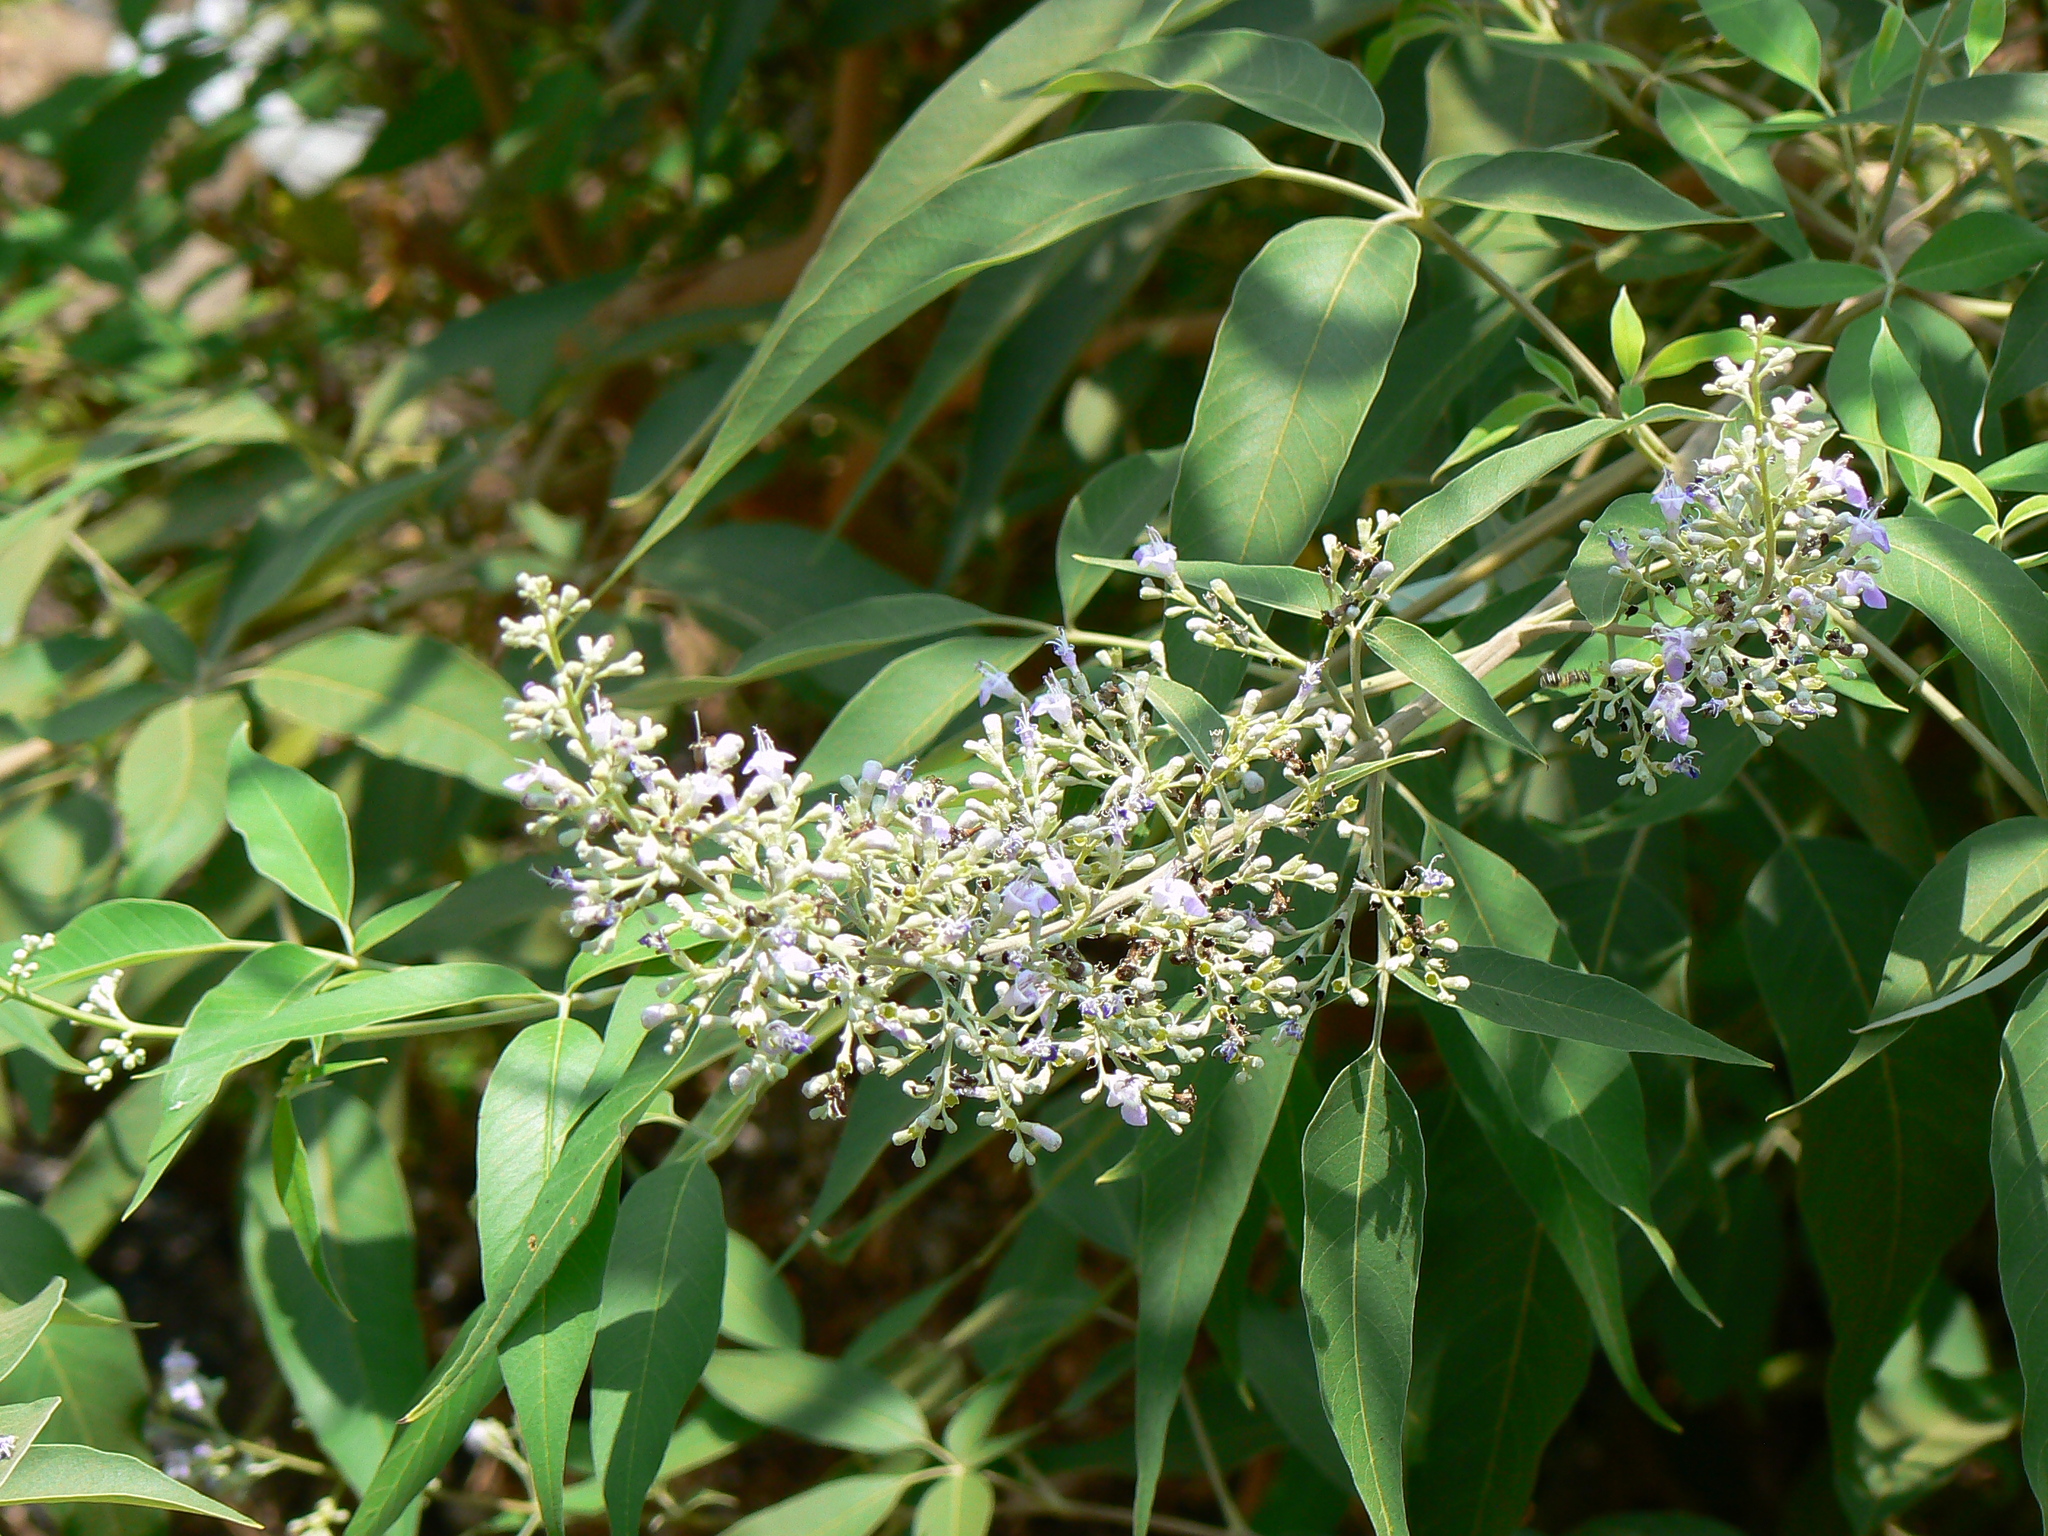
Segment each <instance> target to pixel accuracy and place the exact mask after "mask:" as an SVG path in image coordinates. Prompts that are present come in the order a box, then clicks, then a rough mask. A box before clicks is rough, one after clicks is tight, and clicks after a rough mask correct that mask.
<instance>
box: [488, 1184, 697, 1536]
mask: <svg viewBox="0 0 2048 1536" xmlns="http://www.w3.org/2000/svg"><path fill="white" fill-rule="evenodd" d="M618 1211H619V1199H618V1192H617V1189H616V1185H615V1183H614V1184H613V1185H608V1186H607V1187H606V1189H605V1191H604V1192H603V1194H601V1195H600V1196H599V1198H598V1202H597V1207H596V1209H595V1210H593V1211H592V1212H591V1215H590V1221H589V1224H588V1225H587V1226H586V1227H585V1228H584V1230H583V1234H582V1236H580V1237H578V1238H577V1239H576V1241H575V1242H574V1243H572V1244H570V1245H569V1251H568V1252H567V1253H565V1254H563V1255H562V1262H561V1264H560V1265H559V1266H558V1267H557V1268H556V1270H555V1272H554V1274H552V1275H550V1276H549V1277H548V1283H547V1284H546V1285H544V1286H542V1287H541V1289H540V1294H539V1295H538V1296H536V1297H534V1299H533V1305H532V1306H530V1307H528V1308H527V1309H526V1315H525V1316H524V1317H522V1318H520V1319H519V1321H518V1322H517V1323H516V1324H514V1325H513V1328H512V1331H511V1332H510V1333H508V1334H507V1335H506V1336H505V1341H504V1343H502V1344H500V1345H499V1346H498V1369H499V1371H500V1372H501V1373H502V1374H503V1376H504V1378H505V1392H506V1395H507V1396H509V1397H510V1398H511V1399H512V1409H513V1412H514V1413H515V1414H516V1415H517V1416H518V1421H519V1441H520V1444H521V1445H522V1446H523V1447H525V1450H526V1457H527V1462H528V1464H529V1465H530V1466H531V1468H532V1470H533V1480H534V1489H535V1501H536V1502H537V1503H538V1504H539V1506H540V1511H541V1520H542V1523H543V1524H544V1525H545V1526H546V1527H547V1529H548V1530H549V1531H551V1532H554V1533H556V1536H559V1533H560V1532H561V1531H562V1530H563V1529H564V1524H565V1513H564V1503H565V1494H564V1492H563V1487H562V1482H563V1477H564V1475H565V1473H566V1470H567V1464H568V1451H569V1433H570V1427H571V1423H572V1420H573V1419H574V1416H575V1410H576V1398H577V1394H578V1393H579V1392H580V1391H581V1390H582V1387H583V1377H584V1373H585V1372H586V1371H587V1370H588V1369H589V1366H590V1354H591V1350H592V1348H593V1347H594V1346H595V1345H596V1343H597V1313H598V1307H599V1305H600V1303H601V1300H602V1297H603V1293H604V1270H605V1260H606V1256H607V1255H608V1254H609V1253H610V1251H611V1242H612V1234H613V1233H614V1232H615V1231H616V1230H617V1222H618ZM673 1453H674V1442H673V1440H671V1442H670V1455H671V1456H673ZM667 1467H668V1462H667V1461H666V1460H664V1462H663V1464H662V1472H660V1473H657V1475H656V1478H657V1481H658V1480H659V1479H660V1476H661V1475H662V1473H665V1472H666V1470H667ZM592 1481H593V1483H594V1484H596V1486H598V1487H599V1488H602V1485H603V1484H602V1479H593V1480H592ZM598 1512H601V1511H598Z"/></svg>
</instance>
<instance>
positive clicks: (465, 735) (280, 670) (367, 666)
mask: <svg viewBox="0 0 2048 1536" xmlns="http://www.w3.org/2000/svg"><path fill="white" fill-rule="evenodd" d="M253 686H254V688H255V691H256V698H257V701H258V702H259V703H261V704H262V705H263V707H264V708H265V709H274V710H276V711H277V712H278V713H279V714H282V715H287V716H289V717H290V718H292V719H294V720H298V721H300V722H302V723H304V724H306V725H310V726H312V727H314V728H315V729H316V730H322V731H331V732H333V733H334V734H335V735H337V736H352V737H354V738H355V739H356V740H358V741H360V742H361V743H362V744H363V745H364V746H366V747H368V748H369V749H370V750H371V751H373V752H376V753H379V754H380V755H382V756H384V757H393V758H397V759H398V760H399V761H400V762H404V763H411V764H413V765H414V766H416V767H420V768H428V769H432V770H433V771H434V772H436V773H445V774H449V775H451V776H452V777H455V778H460V779H467V780H468V781H469V782H470V783H472V784H474V785H476V786H477V787H478V788H479V789H483V790H487V791H489V792H490V793H492V794H499V795H501V794H506V793H509V791H507V790H506V788H505V780H506V779H507V778H508V777H510V776H511V775H512V774H514V773H517V772H518V771H519V760H518V759H517V758H516V757H514V756H513V755H512V750H511V747H510V746H509V744H508V741H507V738H506V735H505V721H504V700H505V695H506V692H507V688H506V685H505V683H504V681H503V679H501V678H500V677H499V676H498V675H497V673H495V672H493V671H491V669H490V668H489V667H486V666H485V665H484V664H483V663H482V662H480V661H478V660H477V659H476V658H475V657H474V656H471V655H470V654H469V653H468V652H466V651H460V650H457V649H456V648H455V647H454V646H452V645H449V644H448V643H447V642H446V641H443V640H436V639H434V638H433V637H432V636H430V635H379V634H372V633H371V632H370V631H368V630H364V629H341V630H336V631H335V632H334V633H332V634H327V635H322V636H320V637H319V638H318V639H316V640H308V641H306V642H305V643H304V644H303V645H296V646H293V647H292V648H291V649H290V650H288V651H286V652H285V653H284V654H283V655H282V656H279V657H278V658H277V659H276V660H275V661H271V662H268V663H266V664H265V665H264V666H263V667H262V668H261V669H259V670H258V672H257V673H256V676H255V679H254V682H253Z"/></svg>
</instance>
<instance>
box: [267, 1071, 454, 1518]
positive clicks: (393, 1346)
mask: <svg viewBox="0 0 2048 1536" xmlns="http://www.w3.org/2000/svg"><path fill="white" fill-rule="evenodd" d="M354 1086H356V1085H355V1084H353V1083H350V1084H346V1085H344V1084H342V1083H331V1084H329V1085H328V1086H326V1087H323V1088H320V1089H318V1090H316V1091H315V1092H312V1093H310V1094H306V1095H303V1096H301V1097H300V1098H299V1099H297V1100H296V1101H293V1100H286V1101H285V1102H284V1103H282V1104H280V1105H279V1110H280V1111H281V1113H279V1114H278V1115H277V1116H276V1117H275V1119H274V1120H273V1122H272V1123H273V1126H274V1127H275V1126H277V1125H282V1126H284V1127H285V1134H289V1135H290V1137H291V1142H292V1144H293V1146H294V1147H297V1146H298V1145H299V1136H298V1130H297V1127H296V1126H295V1125H294V1123H293V1121H292V1120H287V1119H286V1118H285V1113H284V1112H296V1116H298V1117H302V1123H303V1125H304V1128H305V1132H306V1137H305V1143H304V1148H303V1150H302V1151H301V1152H300V1154H299V1161H300V1173H301V1178H300V1180H299V1181H295V1182H298V1185H299V1188H298V1193H299V1195H300V1197H301V1198H302V1199H303V1202H304V1205H303V1209H302V1210H300V1211H293V1210H292V1209H291V1202H290V1201H288V1200H287V1201H283V1202H281V1201H280V1198H279V1195H280V1190H279V1189H278V1187H277V1183H276V1180H275V1176H274V1172H273V1168H272V1166H271V1160H270V1159H269V1158H267V1157H266V1156H265V1155H264V1149H263V1143H262V1141H261V1140H260V1139H259V1140H257V1141H255V1142H254V1143H252V1145H251V1147H250V1149H249V1157H248V1160H247V1163H246V1165H245V1167H244V1169H243V1173H242V1230H241V1254H242V1269H243V1274H244V1276H245V1277H246V1279H247V1283H248V1286H249V1294H250V1299H251V1300H252V1301H253V1302H254V1303H255V1310H256V1315H257V1318H258V1319H259V1320H260V1321H261V1323H262V1325H263V1336H264V1339H265V1341H266V1342H267V1343H268V1344H269V1346H270V1354H271V1358H272V1359H274V1360H275V1361H276V1362H277V1366H278V1370H279V1372H280V1374H282V1375H283V1377H284V1379H285V1381H286V1383H287V1384H288V1385H289V1386H290V1387H291V1391H292V1402H293V1405H294V1407H295V1409H296V1411H297V1413H298V1415H299V1417H300V1418H302V1419H303V1420H304V1421H305V1423H306V1427H307V1428H308V1429H309V1430H311V1431H312V1434H313V1438H314V1439H315V1440H316V1441H317V1442H318V1443H319V1446H320V1449H321V1451H322V1453H323V1454H324V1455H326V1456H327V1458H328V1459H329V1460H330V1461H332V1462H333V1463H334V1465H335V1466H336V1467H337V1468H338V1469H339V1470H340V1471H341V1474H342V1475H343V1477H345V1478H346V1479H347V1480H348V1482H349V1486H350V1487H352V1488H354V1489H355V1490H356V1491H357V1492H359V1493H360V1492H362V1491H363V1490H364V1489H366V1488H367V1487H368V1486H369V1483H370V1479H371V1476H372V1475H373V1474H374V1473H375V1472H376V1470H377V1465H378V1463H379V1462H380V1461H381V1460H382V1459H383V1456H384V1453H385V1451H386V1449H387V1448H388V1447H389V1446H390V1444H391V1437H392V1433H393V1428H394V1426H395V1425H396V1423H397V1421H398V1416H399V1415H400V1414H401V1413H403V1412H404V1411H405V1409H406V1405H407V1404H409V1403H410V1402H411V1401H412V1397H413V1394H414V1393H415V1392H417V1391H418V1390H419V1387H420V1382H421V1380H422V1379H423V1378H424V1377H425V1376H426V1372H427V1358H426V1345H425V1342H424V1340H423V1338H422V1336H421V1332H420V1321H419V1313H418V1311H417V1310H416V1309H415V1307H414V1305H413V1281H414V1268H415V1263H416V1260H415V1258H414V1248H413V1230H412V1201H411V1196H410V1194H409V1193H408V1191H407V1189H406V1184H405V1175H404V1172H403V1171H402V1170H401V1168H400V1167H399V1162H398V1154H397V1151H396V1149H395V1148H393V1146H392V1145H391V1143H390V1141H389V1140H388V1139H387V1138H386V1137H385V1135H384V1132H383V1130H382V1128H381V1127H380V1126H379V1125H378V1123H377V1116H376V1114H375V1113H374V1111H373V1110H372V1109H371V1108H370V1106H369V1105H368V1104H366V1103H365V1102H364V1101H363V1100H362V1099H360V1098H358V1097H357V1096H356V1095H355V1094H354V1093H353V1092H351V1091H350V1089H351V1088H353V1087H354ZM309 1248H310V1249H311V1251H312V1253H314V1254H316V1255H318V1256H319V1262H318V1265H317V1267H315V1266H309V1265H308V1263H307V1251H308V1249H309ZM323 1272H324V1275H323Z"/></svg>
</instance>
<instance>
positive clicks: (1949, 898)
mask: <svg viewBox="0 0 2048 1536" xmlns="http://www.w3.org/2000/svg"><path fill="white" fill-rule="evenodd" d="M2044 912H2048V821H2043V820H2042V819H2041V818H2040V817H2038V816H2014V817H2009V818H2008V819H2006V820H2004V821H1996V822H1993V823H1992V824H1991V825H1990V826H1988V827H1982V828H1979V829H1978V830H1977V831H1975V832H1972V833H1971V834H1970V835H1969V836H1968V837H1966V838H1964V839H1963V840H1962V841H1961V842H1959V843H1957V844H1956V845H1955V847H1953V848H1952V849H1950V850H1949V853H1948V856H1947V857H1946V858H1944V859H1943V860H1942V861H1941V862H1940V863H1939V864H1937V865H1936V866H1935V867H1934V868H1933V870H1931V871H1930V872H1929V873H1928V874H1927V876H1926V877H1925V878H1924V879H1922V880H1921V882H1920V883H1919V884H1918V885H1917V886H1915V887H1914V889H1913V894H1912V896H1911V897H1909V898H1908V899H1907V902H1906V909H1905V911H1904V912H1903V913H1901V914H1900V917H1899V923H1898V927H1897V928H1896V929H1895V930H1894V931H1893V933H1892V940H1891V952H1890V953H1889V954H1887V955H1886V956H1885V961H1884V980H1883V983H1882V984H1881V985H1880V986H1879V988H1878V991H1877V998H1876V1000H1875V1001H1874V1002H1873V1003H1872V1004H1871V1019H1872V1020H1873V1021H1876V1020H1879V1019H1888V1018H1890V1017H1892V1016H1893V1015H1894V1014H1898V1013H1903V1012H1904V1011H1905V1010H1907V1009H1908V1008H1918V1007H1920V1006H1922V1005H1923V1004H1926V1003H1930V1002H1933V1001H1934V1000H1935V999H1937V998H1941V997H1945V996H1947V995H1948V994H1949V993H1952V992H1954V991H1955V990H1957V989H1958V988H1959V987H1961V986H1962V985H1963V984H1964V983H1966V982H1968V981H1969V980H1970V979H1971V978H1973V977H1974V976H1976V975H1977V974H1978V973H1979V972H1981V971H1982V970H1983V969H1984V968H1985V967H1986V966H1988V965H1990V964H1991V962H1992V961H1994V960H1996V959H1997V958H1998V957H1999V956H2000V955H2001V954H2003V953H2004V952H2005V951H2006V950H2007V949H2008V948H2010V947H2011V945H2012V944H2013V942H2014V941H2015V940H2017V939H2019V938H2020V937H2021V936H2022V935H2023V934H2025V933H2026V931H2027V930H2028V929H2030V928H2032V927H2033V926H2034V924H2035V923H2036V922H2038V921H2039V920H2040V918H2041V915H2042V914H2043V913H2044Z"/></svg>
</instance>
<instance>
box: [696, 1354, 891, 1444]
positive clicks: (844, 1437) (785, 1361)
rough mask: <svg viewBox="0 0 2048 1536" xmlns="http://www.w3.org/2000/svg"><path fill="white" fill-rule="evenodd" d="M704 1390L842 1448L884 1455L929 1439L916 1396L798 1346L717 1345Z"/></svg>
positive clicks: (775, 1424)
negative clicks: (752, 1346) (805, 1352)
mask: <svg viewBox="0 0 2048 1536" xmlns="http://www.w3.org/2000/svg"><path fill="white" fill-rule="evenodd" d="M704 1390H705V1391H706V1392H709V1393H710V1394H711V1395H712V1397H714V1398H716V1399H717V1400H718V1401H719V1402H721V1403H723V1404H724V1405H725V1406H726V1407H727V1408H730V1409H731V1410H732V1411H733V1412H734V1413H737V1414H739V1415H740V1416H741V1417H742V1418H747V1419H752V1420H753V1421H754V1422H755V1423H756V1424H766V1425H768V1426H770V1427H771V1428H774V1429H780V1430H785V1431H787V1432H788V1433H790V1434H792V1435H795V1436H797V1437H798V1438H799V1439H803V1440H809V1441H811V1442H813V1443H814V1444H817V1445H831V1446H837V1447H838V1448H839V1449H841V1450H844V1451H863V1452H867V1453H869V1454H871V1455H884V1454H887V1453H888V1452H890V1451H900V1450H905V1449H907V1448H909V1447H911V1446H916V1445H922V1444H925V1443H927V1442H928V1441H930V1439H931V1430H930V1428H929V1427H928V1426H927V1425H926V1424H925V1419H924V1414H923V1413H922V1412H921V1411H920V1410H919V1408H918V1406H917V1403H916V1402H915V1400H913V1399H912V1398H911V1396H910V1395H909V1394H908V1393H907V1392H905V1391H904V1390H903V1389H902V1388H901V1387H899V1386H897V1385H896V1384H895V1383H893V1382H891V1381H890V1380H888V1378H886V1377H884V1376H882V1375H880V1374H878V1373H877V1372H875V1371H871V1370H869V1369H868V1368H867V1367H865V1366H860V1365H854V1364H852V1363H851V1362H849V1361H845V1360H828V1359H827V1358H825V1357H824V1356H823V1355H807V1354H804V1353H803V1352H802V1351H800V1350H794V1349H762V1350H747V1349H738V1350H734V1349H722V1350H718V1351H717V1352H715V1353H714V1354H713V1355H712V1356H711V1363H710V1364H709V1365H707V1366H706V1367H705V1368H704Z"/></svg>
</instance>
